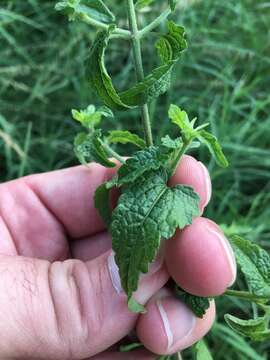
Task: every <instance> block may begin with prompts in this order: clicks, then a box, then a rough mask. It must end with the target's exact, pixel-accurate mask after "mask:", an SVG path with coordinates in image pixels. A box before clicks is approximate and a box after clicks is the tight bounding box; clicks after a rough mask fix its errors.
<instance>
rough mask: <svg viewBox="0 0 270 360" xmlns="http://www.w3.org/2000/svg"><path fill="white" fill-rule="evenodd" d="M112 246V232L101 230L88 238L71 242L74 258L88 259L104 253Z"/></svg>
mask: <svg viewBox="0 0 270 360" xmlns="http://www.w3.org/2000/svg"><path fill="white" fill-rule="evenodd" d="M111 248H112V240H111V236H110V234H109V233H108V232H107V231H106V232H101V233H98V234H96V235H93V236H91V237H88V238H84V239H80V240H76V241H73V242H72V243H71V244H70V249H71V250H70V251H71V254H72V257H73V258H74V259H80V260H82V261H88V260H92V259H95V258H96V257H98V256H100V255H102V254H104V253H105V252H107V251H108V250H110V249H111Z"/></svg>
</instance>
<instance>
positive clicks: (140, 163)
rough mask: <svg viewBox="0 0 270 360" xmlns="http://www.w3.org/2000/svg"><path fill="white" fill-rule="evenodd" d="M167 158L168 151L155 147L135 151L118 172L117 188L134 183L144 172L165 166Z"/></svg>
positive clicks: (168, 155)
mask: <svg viewBox="0 0 270 360" xmlns="http://www.w3.org/2000/svg"><path fill="white" fill-rule="evenodd" d="M169 157H170V152H169V151H162V149H161V148H160V147H157V146H150V147H149V148H147V149H145V150H140V151H137V152H136V153H135V154H134V155H133V156H132V157H131V158H129V159H127V161H126V162H125V164H123V165H122V166H121V168H120V169H119V170H118V186H122V185H124V184H129V183H132V182H134V181H135V180H137V179H138V178H139V177H140V176H142V175H143V174H144V173H145V172H148V171H150V170H158V169H159V168H160V167H162V166H165V163H166V161H167V160H168V159H169Z"/></svg>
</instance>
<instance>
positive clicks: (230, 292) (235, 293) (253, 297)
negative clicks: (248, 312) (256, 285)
mask: <svg viewBox="0 0 270 360" xmlns="http://www.w3.org/2000/svg"><path fill="white" fill-rule="evenodd" d="M224 295H228V296H234V297H238V298H241V299H246V300H250V301H255V302H256V301H259V302H260V301H262V300H267V299H270V294H269V295H263V296H257V295H254V294H251V293H250V292H248V291H237V290H226V291H225V293H224Z"/></svg>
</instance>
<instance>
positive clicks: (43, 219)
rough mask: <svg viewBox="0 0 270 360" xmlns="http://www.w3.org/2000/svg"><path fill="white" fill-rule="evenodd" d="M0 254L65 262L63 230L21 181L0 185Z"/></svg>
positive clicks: (65, 249) (65, 247) (66, 252)
mask: <svg viewBox="0 0 270 360" xmlns="http://www.w3.org/2000/svg"><path fill="white" fill-rule="evenodd" d="M0 238H1V241H0V254H2V255H23V256H29V257H38V258H41V259H46V260H49V261H54V260H61V259H64V258H65V257H66V256H67V254H68V242H67V239H66V236H65V231H64V229H63V226H62V225H61V224H60V223H59V222H58V221H57V219H56V218H55V217H54V216H53V215H52V214H51V212H50V210H49V209H48V208H46V206H44V205H43V204H42V202H41V201H40V199H39V197H38V196H37V194H36V193H35V192H34V191H33V190H32V189H31V188H30V187H29V186H28V185H27V184H26V183H25V182H24V181H23V180H15V181H10V182H7V183H4V184H1V185H0Z"/></svg>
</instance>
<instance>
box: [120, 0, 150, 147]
mask: <svg viewBox="0 0 270 360" xmlns="http://www.w3.org/2000/svg"><path fill="white" fill-rule="evenodd" d="M126 1H127V10H128V20H129V27H130V30H131V34H132V38H131V41H132V48H133V56H134V65H135V71H136V76H137V80H138V81H142V80H143V79H144V72H143V63H142V51H141V42H140V36H139V34H140V33H139V30H138V25H137V18H136V12H135V6H134V2H133V0H126ZM141 116H142V123H143V129H144V135H145V140H146V143H147V145H148V146H151V145H153V137H152V130H151V122H150V115H149V109H148V105H147V104H145V105H143V106H141Z"/></svg>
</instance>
